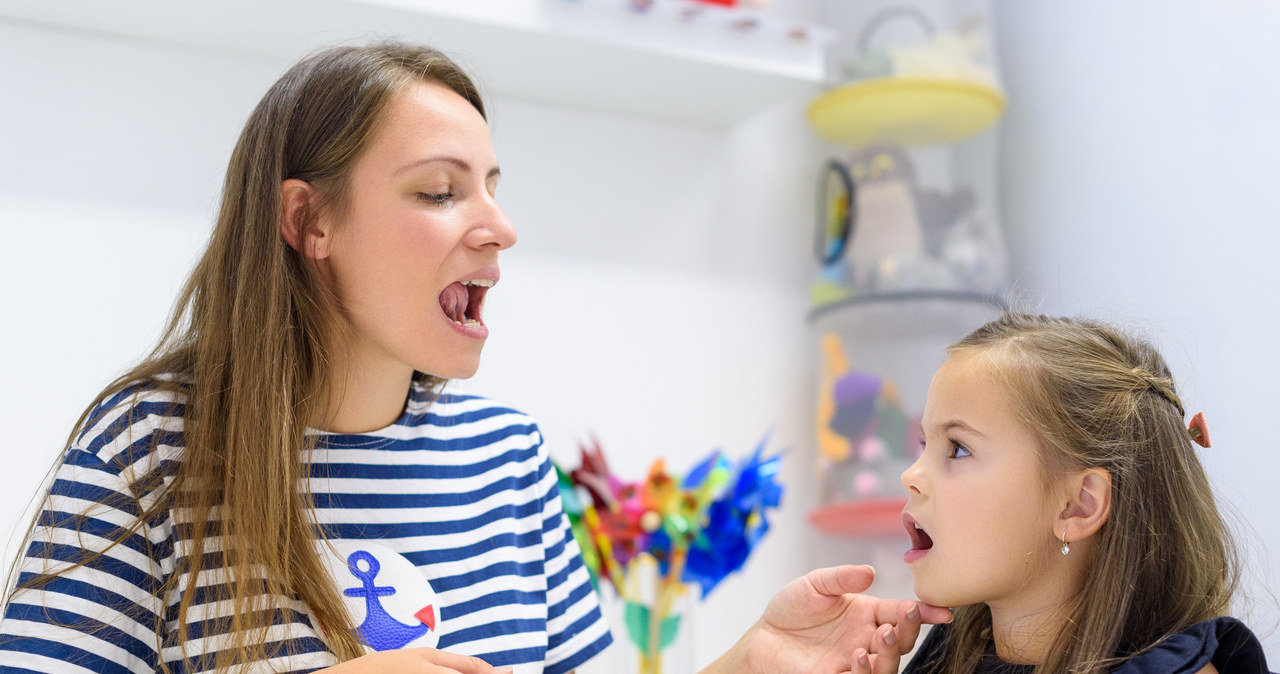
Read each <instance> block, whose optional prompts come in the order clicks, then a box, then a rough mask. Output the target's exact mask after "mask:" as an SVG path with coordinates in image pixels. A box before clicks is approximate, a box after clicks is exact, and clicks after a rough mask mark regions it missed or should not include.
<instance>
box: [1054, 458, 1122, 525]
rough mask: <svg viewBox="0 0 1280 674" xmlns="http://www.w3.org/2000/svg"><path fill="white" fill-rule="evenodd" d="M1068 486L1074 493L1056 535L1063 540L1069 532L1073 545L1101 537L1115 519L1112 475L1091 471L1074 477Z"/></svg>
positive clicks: (1082, 472) (1092, 469)
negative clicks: (1102, 529)
mask: <svg viewBox="0 0 1280 674" xmlns="http://www.w3.org/2000/svg"><path fill="white" fill-rule="evenodd" d="M1067 484H1068V486H1069V488H1070V490H1071V491H1070V493H1069V494H1068V500H1067V507H1066V508H1064V509H1063V511H1062V515H1061V516H1060V517H1059V520H1060V521H1059V522H1058V529H1059V530H1058V531H1057V532H1055V533H1056V534H1057V536H1058V537H1059V538H1061V537H1062V536H1063V529H1064V528H1065V531H1066V540H1067V542H1073V541H1079V540H1083V539H1085V538H1089V537H1090V536H1092V535H1094V534H1096V533H1098V530H1099V529H1101V528H1102V525H1103V524H1106V523H1107V520H1108V519H1110V518H1111V473H1110V472H1108V471H1106V470H1103V469H1101V468H1088V469H1085V470H1082V471H1080V472H1078V473H1075V474H1073V475H1072V476H1071V477H1070V478H1068V480H1067Z"/></svg>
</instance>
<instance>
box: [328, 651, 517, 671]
mask: <svg viewBox="0 0 1280 674" xmlns="http://www.w3.org/2000/svg"><path fill="white" fill-rule="evenodd" d="M511 671H512V670H511V668H510V667H503V668H501V669H498V668H495V667H494V666H493V665H490V664H489V663H487V662H485V661H484V660H481V659H480V658H477V657H473V656H470V655H458V654H457V653H448V652H446V651H439V650H436V649H434V648H404V649H401V650H396V651H382V652H380V653H370V654H368V655H364V656H361V657H358V658H356V659H355V660H348V661H347V662H344V663H342V664H340V665H334V666H333V667H326V668H325V669H322V670H320V671H319V672H316V674H321V673H322V672H324V673H327V674H383V673H384V672H397V673H398V672H405V673H406V674H511Z"/></svg>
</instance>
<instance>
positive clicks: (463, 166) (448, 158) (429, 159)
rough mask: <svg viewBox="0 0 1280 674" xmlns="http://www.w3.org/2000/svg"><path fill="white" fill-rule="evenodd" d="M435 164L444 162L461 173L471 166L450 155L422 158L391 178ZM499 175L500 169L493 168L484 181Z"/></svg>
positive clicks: (397, 170) (394, 173) (393, 173)
mask: <svg viewBox="0 0 1280 674" xmlns="http://www.w3.org/2000/svg"><path fill="white" fill-rule="evenodd" d="M436 162H444V163H446V164H452V165H454V166H456V167H457V168H458V169H460V170H462V171H470V170H471V164H469V163H467V161H466V160H465V159H460V158H458V157H454V156H450V155H442V156H436V157H424V158H422V159H419V160H417V161H413V162H409V163H408V164H405V165H404V166H401V167H400V168H398V169H396V170H395V171H393V172H392V173H391V175H392V177H395V176H398V175H400V174H402V173H405V172H408V171H412V170H413V169H416V168H418V167H421V166H425V165H427V164H433V163H436ZM500 175H502V169H500V168H498V167H497V166H495V167H493V168H491V169H489V172H488V173H486V174H485V178H486V179H488V178H495V177H498V176H500Z"/></svg>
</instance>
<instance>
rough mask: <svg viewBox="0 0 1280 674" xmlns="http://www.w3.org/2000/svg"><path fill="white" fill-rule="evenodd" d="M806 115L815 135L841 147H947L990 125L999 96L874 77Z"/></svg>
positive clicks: (820, 100) (947, 82)
mask: <svg viewBox="0 0 1280 674" xmlns="http://www.w3.org/2000/svg"><path fill="white" fill-rule="evenodd" d="M807 112H808V117H809V123H810V124H811V125H813V128H814V130H815V131H817V132H818V135H820V136H822V137H823V138H825V139H827V140H829V141H832V142H835V143H839V144H841V145H848V146H852V147H861V146H864V145H869V144H871V143H875V142H886V143H896V144H898V145H929V144H933V143H951V142H955V141H958V140H962V139H964V138H968V137H969V136H972V135H973V134H975V133H978V132H979V131H982V130H983V129H986V128H987V127H988V126H990V125H991V124H992V122H995V121H996V119H998V118H999V117H1000V114H1001V113H1003V112H1004V94H1002V93H1000V90H998V89H996V88H995V87H993V86H991V85H989V84H986V83H983V82H974V81H969V80H956V79H942V78H929V77H879V78H875V79H870V80H863V81H860V82H853V83H851V84H845V85H843V86H839V87H836V88H834V89H831V90H829V91H827V92H825V93H823V94H822V95H820V96H818V97H817V98H815V99H814V100H813V102H811V103H810V104H809V108H808V111H807Z"/></svg>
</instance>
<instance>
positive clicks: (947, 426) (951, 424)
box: [920, 419, 986, 438]
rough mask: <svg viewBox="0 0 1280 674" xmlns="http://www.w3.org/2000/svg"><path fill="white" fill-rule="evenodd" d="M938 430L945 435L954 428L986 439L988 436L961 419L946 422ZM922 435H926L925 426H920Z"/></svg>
mask: <svg viewBox="0 0 1280 674" xmlns="http://www.w3.org/2000/svg"><path fill="white" fill-rule="evenodd" d="M936 428H937V429H938V430H939V431H941V432H943V433H946V432H947V431H950V430H951V429H953V428H958V429H960V430H962V431H966V432H968V433H972V434H973V435H977V436H981V437H984V438H985V437H986V435H985V434H984V433H983V432H982V431H980V430H978V429H976V428H974V427H973V426H970V425H969V424H967V423H965V422H963V421H961V420H959V419H952V420H950V421H947V422H944V423H942V424H939V425H938V426H936ZM920 433H921V434H922V435H923V434H924V424H920Z"/></svg>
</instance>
